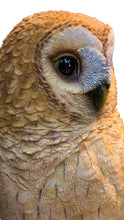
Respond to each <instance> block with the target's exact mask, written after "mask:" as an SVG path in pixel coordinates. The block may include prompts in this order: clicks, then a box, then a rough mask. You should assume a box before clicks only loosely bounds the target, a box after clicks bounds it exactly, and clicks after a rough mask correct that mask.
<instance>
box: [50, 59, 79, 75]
mask: <svg viewBox="0 0 124 220" xmlns="http://www.w3.org/2000/svg"><path fill="white" fill-rule="evenodd" d="M54 66H55V69H56V71H57V72H58V73H60V74H62V75H64V76H71V75H73V74H75V73H76V72H77V69H78V63H77V60H76V59H75V58H74V57H72V56H63V57H60V58H59V59H57V60H56V61H55V62H54Z"/></svg>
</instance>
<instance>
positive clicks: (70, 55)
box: [53, 52, 80, 64]
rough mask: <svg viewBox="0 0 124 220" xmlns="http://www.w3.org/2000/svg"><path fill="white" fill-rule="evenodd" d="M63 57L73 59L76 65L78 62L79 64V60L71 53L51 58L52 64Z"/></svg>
mask: <svg viewBox="0 0 124 220" xmlns="http://www.w3.org/2000/svg"><path fill="white" fill-rule="evenodd" d="M65 56H69V57H73V58H74V59H75V60H76V61H77V63H78V64H79V63H80V62H79V58H78V57H77V56H76V55H75V54H73V53H68V52H67V53H61V54H59V55H57V56H55V57H54V58H53V62H55V61H57V60H58V59H60V58H62V57H65Z"/></svg>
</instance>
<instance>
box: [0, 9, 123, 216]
mask: <svg viewBox="0 0 124 220" xmlns="http://www.w3.org/2000/svg"><path fill="white" fill-rule="evenodd" d="M76 26H81V27H84V28H86V29H87V30H89V31H90V32H91V33H92V34H93V35H94V36H95V37H96V38H97V39H98V40H99V41H100V42H101V44H102V45H103V54H104V55H105V56H106V51H107V42H108V35H109V33H110V31H111V28H110V27H109V26H108V25H105V24H104V23H102V22H100V21H98V20H97V19H95V18H90V17H88V16H86V15H82V14H74V13H69V12H63V11H60V12H53V11H49V12H43V13H38V14H35V15H33V16H29V17H27V18H25V19H23V20H22V22H20V23H19V24H18V25H17V26H15V28H14V29H13V30H12V31H11V32H10V34H9V35H8V36H7V38H6V39H5V40H4V42H3V46H2V47H1V49H0V217H1V219H2V220H8V219H11V220H15V219H17V220H23V219H25V220H39V219H43V220H123V216H124V127H123V122H122V120H121V119H120V115H119V113H118V112H117V109H116V95H117V93H116V82H115V78H114V72H113V69H112V71H111V86H110V89H109V92H108V96H107V101H106V104H105V106H104V108H103V109H102V110H101V111H100V112H96V111H95V110H94V108H93V106H92V103H91V102H90V101H89V99H88V97H87V96H85V94H84V95H82V94H79V95H78V96H77V95H76V94H70V93H68V94H67V95H66V93H63V94H64V95H63V99H64V100H65V101H63V100H61V96H60V94H59V91H57V92H56V93H55V90H54V91H53V89H52V86H51V85H50V82H48V81H47V78H46V76H45V74H43V71H42V65H41V55H42V49H43V48H44V45H45V44H47V42H49V39H50V38H51V37H52V36H53V35H56V34H58V33H59V32H62V31H63V30H65V29H66V28H70V27H76ZM57 93H58V94H57ZM74 100H75V103H74ZM77 106H78V108H77ZM70 109H72V110H70ZM76 110H77V111H76Z"/></svg>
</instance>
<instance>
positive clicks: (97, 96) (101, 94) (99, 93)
mask: <svg viewBox="0 0 124 220" xmlns="http://www.w3.org/2000/svg"><path fill="white" fill-rule="evenodd" d="M109 87H110V84H103V85H100V86H99V87H97V88H96V89H94V90H93V91H91V92H89V93H88V95H89V97H90V99H91V100H92V102H93V105H94V107H95V109H96V111H97V112H98V111H100V110H101V109H102V108H103V106H104V105H105V103H106V99H107V94H108V89H109Z"/></svg>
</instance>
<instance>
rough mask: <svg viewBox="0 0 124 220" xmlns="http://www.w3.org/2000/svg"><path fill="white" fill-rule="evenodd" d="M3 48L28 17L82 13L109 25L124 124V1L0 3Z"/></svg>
mask: <svg viewBox="0 0 124 220" xmlns="http://www.w3.org/2000/svg"><path fill="white" fill-rule="evenodd" d="M0 1H1V2H0V30H1V31H0V46H1V45H2V40H3V39H4V38H5V37H6V35H7V34H8V33H9V32H10V31H11V29H12V28H13V27H14V26H15V25H16V24H17V23H18V22H20V21H21V20H22V19H23V18H24V17H26V16H28V15H32V14H34V13H36V12H40V11H47V10H66V11H72V12H80V13H83V14H87V15H89V16H92V17H96V18H98V19H99V20H101V21H103V22H104V23H108V24H109V25H110V26H111V27H112V28H113V29H114V33H115V49H114V57H113V63H114V68H115V75H116V79H117V88H118V105H117V107H118V110H119V112H120V114H121V117H122V118H123V120H124V104H123V100H124V77H123V75H124V70H123V63H124V55H123V54H124V30H123V28H124V1H123V0H85V1H84V0H33V1H32V0H20V1H18V0H3V1H2V0H0Z"/></svg>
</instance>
